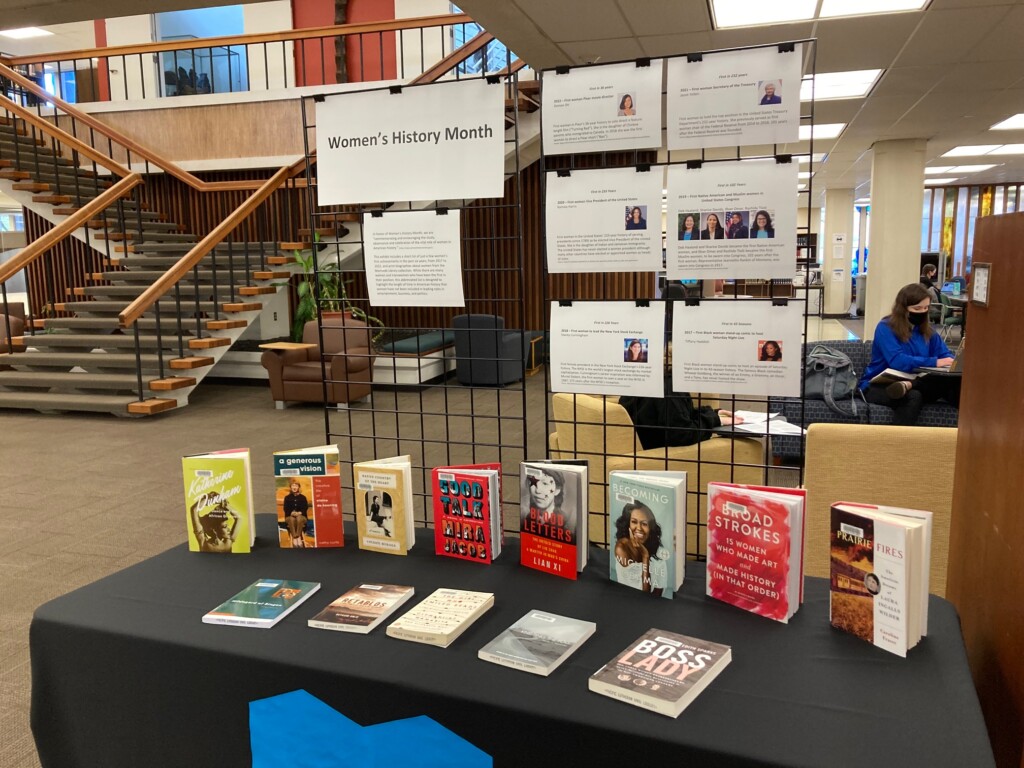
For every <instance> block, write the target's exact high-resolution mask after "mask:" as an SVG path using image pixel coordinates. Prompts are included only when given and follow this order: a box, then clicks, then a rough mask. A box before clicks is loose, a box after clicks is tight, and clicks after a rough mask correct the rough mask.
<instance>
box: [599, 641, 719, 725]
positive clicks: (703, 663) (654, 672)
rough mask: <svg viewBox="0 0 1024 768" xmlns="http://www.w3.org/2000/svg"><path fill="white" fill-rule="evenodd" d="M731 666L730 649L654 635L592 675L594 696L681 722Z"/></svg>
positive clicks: (631, 646) (703, 642) (716, 644)
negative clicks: (686, 713)
mask: <svg viewBox="0 0 1024 768" xmlns="http://www.w3.org/2000/svg"><path fill="white" fill-rule="evenodd" d="M730 661H732V650H731V649H730V648H729V646H727V645H720V644H719V643H711V642H708V641H707V640H699V639H698V638H696V637H688V636H686V635H678V634H676V633H675V632H666V631H665V630H663V629H649V630H647V631H646V632H645V633H644V634H643V635H641V636H640V637H639V638H638V639H637V640H636V641H635V642H634V643H631V644H630V646H629V647H628V648H626V650H624V651H623V652H622V653H620V654H619V655H618V656H616V657H615V658H614V659H612V660H611V661H609V662H608V663H607V664H605V665H604V666H603V667H601V669H599V670H598V671H597V672H595V673H594V674H593V675H591V676H590V680H589V686H590V690H592V691H593V692H594V693H600V694H602V695H604V696H610V697H611V698H613V699H618V700H619V701H624V702H626V703H627V704H632V705H634V706H637V707H643V708H644V709H649V710H651V711H652V712H658V713H660V714H662V715H668V716H669V717H679V715H680V714H681V713H682V711H683V710H684V709H686V708H687V707H688V706H689V705H690V703H691V702H692V701H693V700H694V699H695V698H697V696H698V695H699V694H700V692H701V691H703V690H704V689H705V688H707V687H708V685H709V684H710V683H711V681H712V680H714V679H715V678H716V677H718V675H719V674H721V672H722V670H723V669H725V667H726V666H727V665H728V664H729V662H730Z"/></svg>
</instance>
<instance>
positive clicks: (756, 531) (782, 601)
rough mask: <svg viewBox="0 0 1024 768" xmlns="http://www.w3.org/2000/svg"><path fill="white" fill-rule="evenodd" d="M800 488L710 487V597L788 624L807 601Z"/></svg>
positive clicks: (708, 591)
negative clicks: (805, 599) (804, 601)
mask: <svg viewBox="0 0 1024 768" xmlns="http://www.w3.org/2000/svg"><path fill="white" fill-rule="evenodd" d="M806 497H807V494H806V492H805V491H804V490H803V489H802V488H776V487H773V486H757V485H737V484H734V483H714V482H712V483H708V534H707V535H708V539H707V542H708V544H707V593H708V595H709V596H710V597H713V598H715V599H716V600H721V601H722V602H725V603H729V604H730V605H735V606H736V607H737V608H742V609H744V610H746V611H750V612H751V613H755V614H757V615H758V616H766V617H767V618H769V619H775V620H776V621H781V622H783V623H786V622H788V621H789V620H790V618H792V616H793V614H795V613H796V612H797V610H798V609H799V608H800V604H801V603H802V602H803V597H804V596H803V590H804V566H803V541H804V502H805V500H806Z"/></svg>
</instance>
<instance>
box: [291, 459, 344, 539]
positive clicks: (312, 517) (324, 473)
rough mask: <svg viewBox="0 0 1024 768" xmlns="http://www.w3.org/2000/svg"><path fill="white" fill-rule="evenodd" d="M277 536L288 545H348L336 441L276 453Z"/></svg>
mask: <svg viewBox="0 0 1024 768" xmlns="http://www.w3.org/2000/svg"><path fill="white" fill-rule="evenodd" d="M274 485H275V499H276V502H277V504H276V506H277V525H278V540H279V543H280V545H281V546H282V547H285V548H292V549H294V548H299V549H304V548H323V547H343V546H345V532H344V529H343V526H342V518H341V462H340V460H339V455H338V447H337V446H336V445H322V446H317V447H315V448H303V449H299V450H293V451H277V452H276V453H274Z"/></svg>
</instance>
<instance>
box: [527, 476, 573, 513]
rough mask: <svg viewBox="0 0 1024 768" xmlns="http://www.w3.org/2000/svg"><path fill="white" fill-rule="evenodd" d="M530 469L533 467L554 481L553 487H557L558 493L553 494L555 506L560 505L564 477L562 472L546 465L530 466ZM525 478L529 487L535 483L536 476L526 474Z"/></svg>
mask: <svg viewBox="0 0 1024 768" xmlns="http://www.w3.org/2000/svg"><path fill="white" fill-rule="evenodd" d="M531 469H535V470H537V471H538V472H540V473H542V474H545V475H547V476H548V477H550V478H551V479H552V480H554V481H555V487H556V488H557V489H558V493H556V494H555V506H556V507H561V506H562V494H563V493H564V491H565V478H564V477H562V473H561V472H559V471H558V470H557V469H547V468H546V467H531ZM526 480H527V483H528V484H529V487H530V488H532V487H533V486H534V485H536V484H537V480H538V478H537V477H534V476H533V475H527V476H526Z"/></svg>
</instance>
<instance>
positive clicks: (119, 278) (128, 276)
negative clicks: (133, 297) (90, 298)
mask: <svg viewBox="0 0 1024 768" xmlns="http://www.w3.org/2000/svg"><path fill="white" fill-rule="evenodd" d="M165 273H166V271H165V270H162V269H161V270H154V269H118V270H110V271H107V272H91V273H90V275H89V276H90V278H91V279H93V280H108V281H110V282H112V283H146V285H150V284H151V283H153V282H155V281H157V280H159V279H160V278H161V277H163V276H164V274H165ZM245 274H246V273H245V269H244V268H242V266H241V265H236V266H235V282H236V285H240V284H242V283H243V282H248V281H243V280H241V278H244V277H245ZM215 276H216V278H217V282H218V283H223V284H225V285H227V284H228V283H229V282H230V278H231V270H230V269H229V268H228V266H227V265H226V264H223V265H218V267H217V270H216V272H214V270H212V269H199V270H196V272H194V273H193V272H192V271H191V270H190V271H189V273H188V274H187V275H186V276H185V277H183V278H182V279H181V283H182V290H183V292H184V286H185V285H189V286H192V285H195V283H196V282H197V277H198V282H199V283H203V284H206V283H213V278H214V277H215Z"/></svg>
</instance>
